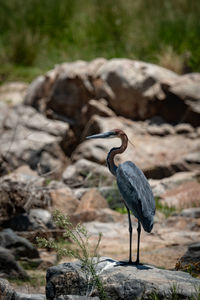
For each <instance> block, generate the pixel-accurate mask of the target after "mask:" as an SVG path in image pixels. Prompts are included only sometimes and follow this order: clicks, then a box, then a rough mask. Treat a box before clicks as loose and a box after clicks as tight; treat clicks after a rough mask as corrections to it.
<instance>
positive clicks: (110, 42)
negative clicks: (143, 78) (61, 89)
mask: <svg viewBox="0 0 200 300" xmlns="http://www.w3.org/2000/svg"><path fill="white" fill-rule="evenodd" d="M199 15H200V5H199V1H198V0H165V1H159V0H148V1H146V0H135V1H132V0H126V1H123V0H101V1H98V0H84V1H83V0H58V1H55V0H27V1H24V0H7V1H3V0H0V32H1V35H0V62H1V70H0V82H3V81H5V80H14V79H17V80H26V81H30V80H32V79H33V78H34V77H35V76H36V75H38V74H40V73H43V72H46V70H48V69H50V68H52V67H53V66H54V64H57V63H61V62H63V61H73V60H77V59H85V60H91V59H93V58H96V57H105V58H108V59H109V58H113V57H128V58H131V59H140V60H144V61H149V62H154V63H160V64H162V65H164V66H166V67H167V66H168V61H169V67H170V68H175V66H176V65H178V66H179V67H178V68H177V71H179V72H181V71H182V70H181V68H180V62H181V63H182V64H183V65H184V64H185V62H184V60H187V62H186V64H187V65H188V67H189V68H191V70H193V71H199V70H200V39H199V32H200V18H199ZM169 49H171V50H169ZM165 52H167V53H168V56H167V59H166V54H165ZM169 54H170V57H171V58H169ZM172 61H174V64H173V63H171V62H172ZM176 61H178V63H176Z"/></svg>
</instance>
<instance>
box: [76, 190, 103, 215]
mask: <svg viewBox="0 0 200 300" xmlns="http://www.w3.org/2000/svg"><path fill="white" fill-rule="evenodd" d="M102 208H108V203H107V201H106V200H105V198H103V197H102V196H101V194H100V193H99V192H98V191H97V189H91V190H89V191H88V192H86V193H85V194H84V195H83V197H82V198H81V201H80V204H79V206H78V208H77V210H76V213H81V212H83V211H90V210H99V209H102Z"/></svg>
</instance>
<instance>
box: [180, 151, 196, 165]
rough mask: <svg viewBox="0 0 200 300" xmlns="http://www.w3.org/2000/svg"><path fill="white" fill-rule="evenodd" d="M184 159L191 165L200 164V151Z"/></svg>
mask: <svg viewBox="0 0 200 300" xmlns="http://www.w3.org/2000/svg"><path fill="white" fill-rule="evenodd" d="M184 159H185V161H186V162H187V163H189V164H200V151H198V152H192V153H189V154H187V155H186V156H185V157H184Z"/></svg>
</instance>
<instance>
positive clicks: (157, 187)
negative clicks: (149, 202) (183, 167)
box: [149, 172, 199, 197]
mask: <svg viewBox="0 0 200 300" xmlns="http://www.w3.org/2000/svg"><path fill="white" fill-rule="evenodd" d="M198 176H199V175H198V173H197V172H178V173H175V174H174V175H172V176H170V177H167V178H163V179H158V180H156V179H150V180H149V183H150V185H151V188H152V191H153V194H154V196H155V197H160V196H161V195H163V194H164V193H166V192H167V191H169V190H171V189H174V188H177V187H178V186H179V185H181V184H184V183H187V182H190V181H195V180H198Z"/></svg>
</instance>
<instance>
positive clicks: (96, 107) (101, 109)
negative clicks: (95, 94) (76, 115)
mask: <svg viewBox="0 0 200 300" xmlns="http://www.w3.org/2000/svg"><path fill="white" fill-rule="evenodd" d="M93 115H98V116H102V117H114V116H115V113H114V112H113V111H112V110H111V109H110V108H109V107H108V103H107V101H106V100H104V99H100V100H94V99H92V100H89V101H88V103H87V104H86V105H85V106H84V107H83V108H82V112H81V119H82V121H81V123H82V124H83V125H86V123H87V122H88V120H90V118H91V117H92V116H93Z"/></svg>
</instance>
